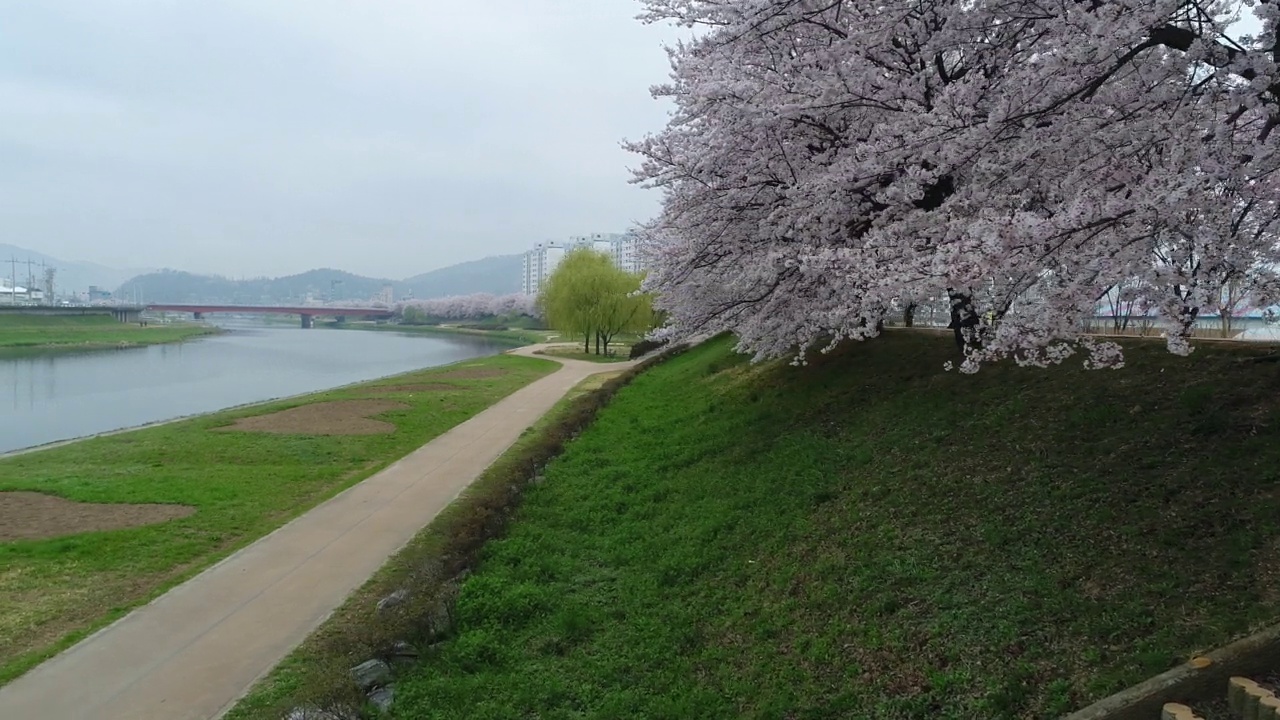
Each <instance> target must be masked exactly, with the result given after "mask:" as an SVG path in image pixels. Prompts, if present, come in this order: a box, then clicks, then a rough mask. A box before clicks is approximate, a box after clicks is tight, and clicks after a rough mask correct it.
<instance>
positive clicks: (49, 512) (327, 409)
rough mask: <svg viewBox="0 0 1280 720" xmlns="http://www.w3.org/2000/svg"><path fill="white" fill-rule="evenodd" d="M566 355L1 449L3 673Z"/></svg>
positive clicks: (419, 375)
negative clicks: (41, 446) (23, 450)
mask: <svg viewBox="0 0 1280 720" xmlns="http://www.w3.org/2000/svg"><path fill="white" fill-rule="evenodd" d="M555 367H557V366H556V364H555V363H553V362H551V361H549V360H542V359H537V358H525V357H517V356H510V355H501V356H496V357H491V358H485V359H480V360H473V361H468V362H465V363H461V364H457V365H452V366H447V367H442V368H433V369H430V370H424V371H420V372H414V373H409V374H406V375H399V376H395V377H391V378H387V379H383V380H379V381H375V382H371V383H363V384H360V385H353V386H350V387H346V388H341V389H338V390H333V391H330V392H324V393H319V394H315V395H309V396H305V397H300V398H293V399H289V400H283V401H279V402H275V403H269V404H264V405H258V406H253V407H246V408H239V409H234V410H229V411H225V412H220V413H214V414H211V415H206V416H201V417H198V418H194V419H190V420H184V421H181V422H176V423H172V424H168V425H163V426H160V427H154V428H148V429H143V430H137V431H133V432H128V433H122V434H119V435H112V436H104V437H99V438H94V439H89V440H84V441H80V442H76V443H73V444H69V445H65V446H61V447H54V448H50V449H47V450H42V451H38V452H33V453H29V454H22V455H15V456H10V457H8V458H0V568H2V569H0V682H3V681H6V680H10V679H12V678H13V677H15V676H17V675H18V674H20V673H22V672H24V671H25V670H27V669H28V668H30V667H32V666H33V665H34V664H36V663H37V662H39V661H40V660H42V659H44V658H46V657H48V656H50V655H51V654H53V653H54V652H56V651H57V650H59V649H61V648H64V647H66V646H67V645H69V644H70V643H72V642H74V641H75V640H77V639H79V638H81V637H83V636H84V635H85V634H87V633H88V632H90V631H92V630H94V629H96V628H98V627H101V626H102V625H103V624H105V623H107V622H109V621H110V620H112V619H114V618H116V617H119V616H120V615H122V614H123V613H125V612H126V611H128V610H129V609H130V608H132V607H135V606H137V605H139V604H140V603H143V602H146V601H147V600H149V599H150V598H152V597H154V596H156V595H158V594H159V593H161V592H162V591H164V590H165V589H167V588H168V587H171V586H172V585H174V584H176V583H177V582H179V581H181V580H183V579H185V578H187V577H189V576H191V575H193V574H195V573H196V572H198V571H199V570H201V569H203V568H204V567H207V566H208V565H210V564H211V563H213V562H214V561H216V560H217V559H219V558H221V557H224V556H226V555H227V554H229V553H230V552H232V551H234V550H235V549H237V548H239V547H242V546H244V545H246V544H248V543H249V542H251V541H252V540H254V539H256V538H258V537H261V536H262V535H264V534H266V533H268V532H270V531H271V530H273V529H274V528H276V527H279V526H280V525H282V524H283V523H284V522H286V521H288V520H289V519H290V518H292V517H294V516H296V515H299V514H301V513H302V512H304V511H306V510H307V509H309V508H311V507H313V506H315V505H316V504H318V503H319V502H321V501H323V500H325V499H326V498H328V497H331V496H332V495H334V494H335V493H337V492H339V491H340V490H342V489H344V488H346V487H349V486H350V485H352V484H354V483H356V482H358V481H360V480H362V479H364V478H365V477H368V476H369V475H371V474H373V473H374V472H376V471H378V470H380V469H381V468H383V467H385V466H386V465H388V464H390V463H391V462H393V461H394V460H396V459H398V458H400V457H402V456H404V455H406V454H407V453H409V452H410V451H412V450H413V449H414V448H417V447H418V446H420V445H422V444H423V443H424V442H426V441H428V440H430V439H432V438H433V437H436V436H437V435H439V434H441V433H443V432H445V431H446V430H448V429H449V428H451V427H453V426H455V425H457V424H458V423H460V422H462V421H464V420H466V419H468V418H470V417H472V416H473V415H475V414H476V413H478V412H480V411H481V410H483V409H484V408H486V407H488V406H490V405H492V404H493V403H495V402H497V401H498V400H499V399H501V398H502V397H505V396H506V395H508V394H510V393H511V392H513V391H515V390H516V389H518V388H520V387H523V386H524V385H526V384H528V383H529V382H531V381H533V380H534V379H536V378H538V377H541V376H543V375H545V374H547V373H548V372H551V371H552V370H554V369H555ZM37 493H38V494H39V496H45V497H47V496H55V497H56V498H61V499H63V500H65V501H70V502H63V503H59V504H58V505H56V506H54V505H50V504H49V503H44V504H33V500H35V499H37V498H38V497H39V496H36V494H37ZM74 503H84V504H87V505H75V504H74ZM121 504H129V505H130V506H132V507H126V506H124V505H121ZM156 505H159V506H161V507H162V508H164V509H165V512H166V513H167V514H166V515H164V517H158V518H157V517H141V516H137V515H132V516H130V517H129V518H127V520H128V521H125V520H122V517H123V515H124V514H127V513H136V512H137V511H138V509H139V508H145V507H148V506H149V507H151V508H153V509H154V508H155V506H156ZM33 507H41V508H44V509H43V510H42V512H44V513H46V515H43V516H41V517H40V518H33V517H32V516H31V509H32V508H33ZM86 510H91V511H92V512H86ZM104 510H105V511H106V512H107V513H108V515H109V517H108V520H109V521H110V522H114V523H115V524H114V525H113V524H110V522H108V524H105V525H103V524H101V522H105V521H104V520H103V519H102V517H101V516H102V514H103V512H104ZM190 510H194V512H193V513H192V512H189V511H190ZM89 517H93V518H96V519H95V520H93V522H90V521H89V520H87V519H86V518H89ZM166 519H167V521H165V522H159V523H158V524H150V525H141V523H144V522H154V521H158V520H166ZM95 522H97V523H99V524H97V525H95V524H94V523H95ZM110 528H114V529H110Z"/></svg>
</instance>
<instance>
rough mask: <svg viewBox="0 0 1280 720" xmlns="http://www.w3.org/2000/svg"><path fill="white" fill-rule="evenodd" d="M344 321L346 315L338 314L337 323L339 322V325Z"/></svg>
mask: <svg viewBox="0 0 1280 720" xmlns="http://www.w3.org/2000/svg"><path fill="white" fill-rule="evenodd" d="M346 321H347V316H346V315H339V316H338V324H339V325H341V324H342V323H344V322H346Z"/></svg>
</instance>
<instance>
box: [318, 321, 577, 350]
mask: <svg viewBox="0 0 1280 720" xmlns="http://www.w3.org/2000/svg"><path fill="white" fill-rule="evenodd" d="M336 327H345V328H347V329H351V330H382V331H391V332H404V333H420V334H423V335H470V336H473V337H483V338H488V339H492V340H496V341H498V342H504V343H509V344H510V345H512V346H513V347H519V346H522V345H535V344H537V343H543V342H546V341H547V338H548V337H549V336H551V335H554V334H555V333H554V332H551V331H548V330H526V329H521V328H511V329H508V330H475V329H471V328H460V327H450V326H447V325H400V324H392V323H388V324H384V325H373V324H367V323H366V324H348V325H346V326H336Z"/></svg>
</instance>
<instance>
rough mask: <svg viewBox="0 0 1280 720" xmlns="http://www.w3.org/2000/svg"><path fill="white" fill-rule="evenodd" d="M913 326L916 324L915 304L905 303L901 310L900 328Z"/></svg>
mask: <svg viewBox="0 0 1280 720" xmlns="http://www.w3.org/2000/svg"><path fill="white" fill-rule="evenodd" d="M915 324H916V304H915V303H907V306H906V307H905V308H903V309H902V326H903V327H912V326H914V325H915Z"/></svg>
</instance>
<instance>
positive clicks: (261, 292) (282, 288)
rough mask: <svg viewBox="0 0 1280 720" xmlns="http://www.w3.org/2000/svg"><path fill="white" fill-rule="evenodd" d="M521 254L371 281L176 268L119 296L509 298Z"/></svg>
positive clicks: (329, 272) (323, 274)
mask: <svg viewBox="0 0 1280 720" xmlns="http://www.w3.org/2000/svg"><path fill="white" fill-rule="evenodd" d="M520 262H521V259H520V256H519V255H502V256H497V257H491V258H485V259H483V260H476V261H472V262H466V263H461V264H458V265H452V266H450V267H446V268H441V269H439V270H433V271H431V272H428V273H423V274H421V275H415V276H414V277H411V278H409V279H407V280H389V279H384V278H370V277H364V276H362V275H355V274H353V273H349V272H345V271H342V270H333V269H329V268H322V269H318V270H309V271H307V272H304V273H299V274H297V275H288V276H285V277H278V278H255V279H251V280H232V279H229V278H224V277H218V276H212V275H197V274H194V273H189V272H182V271H177V270H162V271H159V272H154V273H148V274H145V275H140V276H138V277H135V278H132V279H131V280H129V281H128V282H126V283H124V284H123V285H122V286H121V287H120V289H119V293H120V294H121V295H122V296H125V297H133V296H135V294H136V296H137V297H141V298H143V299H144V300H145V301H147V302H169V303H193V302H219V303H233V304H254V303H299V302H303V301H304V300H306V299H307V298H308V297H311V298H313V299H317V300H336V301H342V300H368V299H370V298H372V297H373V296H375V295H376V294H377V293H379V292H380V291H381V290H382V287H383V286H384V285H386V284H390V285H391V286H392V289H393V290H394V292H395V297H396V298H405V297H409V296H410V295H412V297H416V298H432V297H444V296H447V295H469V294H472V293H481V292H488V293H493V294H505V293H511V292H517V291H518V290H519V289H520Z"/></svg>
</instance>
